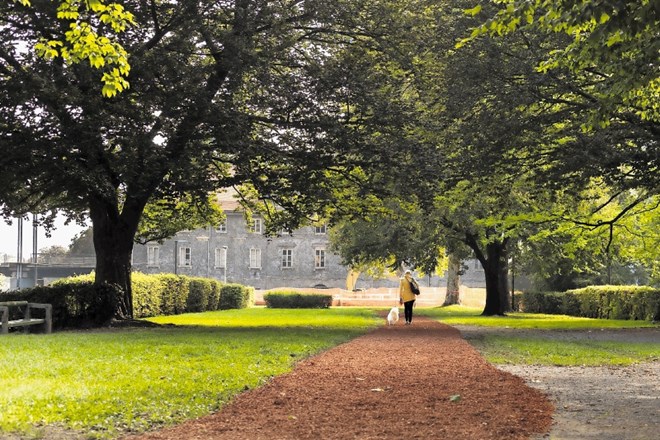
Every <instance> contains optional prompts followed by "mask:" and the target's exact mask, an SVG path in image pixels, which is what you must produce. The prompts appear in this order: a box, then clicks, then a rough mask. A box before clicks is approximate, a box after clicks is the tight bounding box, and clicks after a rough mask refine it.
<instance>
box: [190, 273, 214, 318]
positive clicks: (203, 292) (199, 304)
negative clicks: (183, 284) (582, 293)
mask: <svg viewBox="0 0 660 440" xmlns="http://www.w3.org/2000/svg"><path fill="white" fill-rule="evenodd" d="M209 296H211V280H210V279H208V278H190V283H189V292H188V301H187V302H186V312H190V313H195V312H205V311H206V310H209V309H208V305H209Z"/></svg>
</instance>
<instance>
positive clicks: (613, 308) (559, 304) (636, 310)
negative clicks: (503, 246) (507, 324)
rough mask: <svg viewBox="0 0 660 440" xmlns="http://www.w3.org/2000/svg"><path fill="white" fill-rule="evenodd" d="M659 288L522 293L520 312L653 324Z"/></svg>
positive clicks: (659, 299) (591, 288)
mask: <svg viewBox="0 0 660 440" xmlns="http://www.w3.org/2000/svg"><path fill="white" fill-rule="evenodd" d="M659 306H660V289H655V288H652V287H646V286H590V287H585V288H582V289H574V290H568V291H566V292H525V293H524V294H523V297H522V307H521V309H522V311H524V312H529V313H548V314H562V315H571V316H581V317H585V318H601V319H633V320H644V321H652V320H653V319H655V318H657V317H656V314H657V311H658V308H659Z"/></svg>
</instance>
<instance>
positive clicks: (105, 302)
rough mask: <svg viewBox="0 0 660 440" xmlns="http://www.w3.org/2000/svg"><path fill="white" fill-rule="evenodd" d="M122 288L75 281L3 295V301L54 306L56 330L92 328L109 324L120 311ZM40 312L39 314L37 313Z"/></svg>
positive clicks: (0, 295)
mask: <svg viewBox="0 0 660 440" xmlns="http://www.w3.org/2000/svg"><path fill="white" fill-rule="evenodd" d="M120 293H121V292H120V290H119V287H118V286H113V285H110V284H103V285H101V286H95V285H94V284H93V283H92V282H89V281H85V280H81V279H72V280H71V282H70V283H65V282H58V283H54V284H53V285H51V286H46V287H43V286H39V287H34V288H31V289H23V290H21V291H11V292H5V293H2V294H0V301H14V300H17V301H19V300H21V301H30V302H36V303H47V304H52V306H53V311H52V317H53V328H54V329H61V328H89V327H98V326H100V325H102V324H104V323H106V322H108V321H109V320H110V319H111V318H112V316H113V314H114V311H115V310H116V309H117V303H116V301H115V298H117V297H118V296H119V294H120ZM36 313H40V312H39V311H36V312H35V316H36Z"/></svg>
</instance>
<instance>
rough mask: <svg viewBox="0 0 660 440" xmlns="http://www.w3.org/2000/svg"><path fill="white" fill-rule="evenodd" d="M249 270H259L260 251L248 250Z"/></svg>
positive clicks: (255, 249)
mask: <svg viewBox="0 0 660 440" xmlns="http://www.w3.org/2000/svg"><path fill="white" fill-rule="evenodd" d="M250 269H261V249H258V248H252V249H250Z"/></svg>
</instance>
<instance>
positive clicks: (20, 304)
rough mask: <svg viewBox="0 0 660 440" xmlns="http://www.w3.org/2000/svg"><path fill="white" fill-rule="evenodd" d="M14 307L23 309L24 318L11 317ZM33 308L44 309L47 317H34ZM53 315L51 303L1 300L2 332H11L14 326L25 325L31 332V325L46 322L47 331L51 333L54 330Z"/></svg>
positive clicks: (27, 330)
mask: <svg viewBox="0 0 660 440" xmlns="http://www.w3.org/2000/svg"><path fill="white" fill-rule="evenodd" d="M14 307H15V308H18V309H19V311H23V318H20V319H12V320H10V319H9V310H10V309H11V308H14ZM32 309H44V311H45V317H44V318H33V317H32V313H31V311H32ZM52 315H53V306H52V305H51V304H38V303H31V302H27V301H7V302H0V325H1V327H0V334H7V333H9V329H10V328H14V327H24V328H25V331H26V332H29V329H30V326H31V325H41V324H44V329H45V330H46V333H51V332H52V331H53V318H52Z"/></svg>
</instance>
